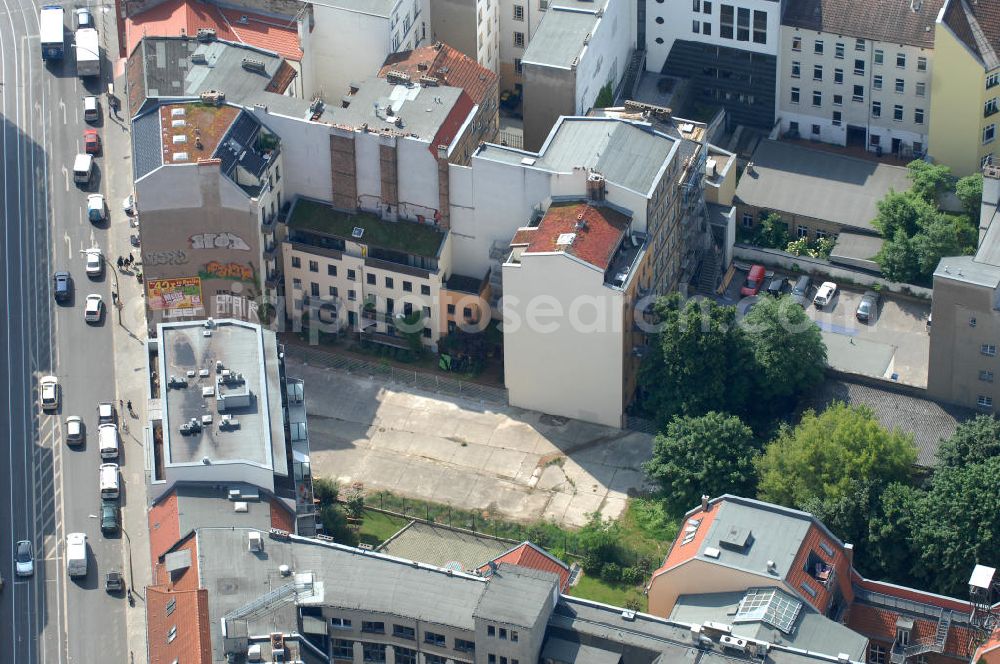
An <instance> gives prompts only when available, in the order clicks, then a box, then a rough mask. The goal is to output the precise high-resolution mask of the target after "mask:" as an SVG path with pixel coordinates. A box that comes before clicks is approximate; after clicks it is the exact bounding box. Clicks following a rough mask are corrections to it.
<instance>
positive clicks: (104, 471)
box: [100, 463, 118, 500]
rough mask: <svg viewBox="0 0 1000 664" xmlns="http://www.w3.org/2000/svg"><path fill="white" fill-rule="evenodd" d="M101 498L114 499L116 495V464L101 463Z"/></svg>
mask: <svg viewBox="0 0 1000 664" xmlns="http://www.w3.org/2000/svg"><path fill="white" fill-rule="evenodd" d="M100 478H101V500H114V499H116V498H117V497H118V464H117V463H102V464H101V472H100Z"/></svg>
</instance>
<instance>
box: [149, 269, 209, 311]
mask: <svg viewBox="0 0 1000 664" xmlns="http://www.w3.org/2000/svg"><path fill="white" fill-rule="evenodd" d="M146 298H147V302H149V308H150V309H153V310H156V311H169V310H172V309H201V308H202V307H203V304H202V300H201V278H200V277H181V278H179V279H153V280H150V281H147V282H146ZM191 313H193V312H191Z"/></svg>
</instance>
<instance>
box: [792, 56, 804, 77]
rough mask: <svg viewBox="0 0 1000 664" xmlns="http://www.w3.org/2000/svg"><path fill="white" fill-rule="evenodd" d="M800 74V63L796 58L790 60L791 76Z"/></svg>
mask: <svg viewBox="0 0 1000 664" xmlns="http://www.w3.org/2000/svg"><path fill="white" fill-rule="evenodd" d="M801 75H802V64H801V63H799V62H798V61H797V60H792V78H799V77H800V76H801Z"/></svg>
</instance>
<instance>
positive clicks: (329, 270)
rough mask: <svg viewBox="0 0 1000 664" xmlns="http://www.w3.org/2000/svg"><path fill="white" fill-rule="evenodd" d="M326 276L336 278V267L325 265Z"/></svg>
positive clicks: (330, 264)
mask: <svg viewBox="0 0 1000 664" xmlns="http://www.w3.org/2000/svg"><path fill="white" fill-rule="evenodd" d="M326 276H328V277H336V276H337V266H336V265H333V264H332V263H327V265H326Z"/></svg>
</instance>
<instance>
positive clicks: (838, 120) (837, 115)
mask: <svg viewBox="0 0 1000 664" xmlns="http://www.w3.org/2000/svg"><path fill="white" fill-rule="evenodd" d="M843 119H844V116H843V113H841V112H840V111H834V112H833V126H834V127H839V126H840V125H841V124H842V123H843Z"/></svg>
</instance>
